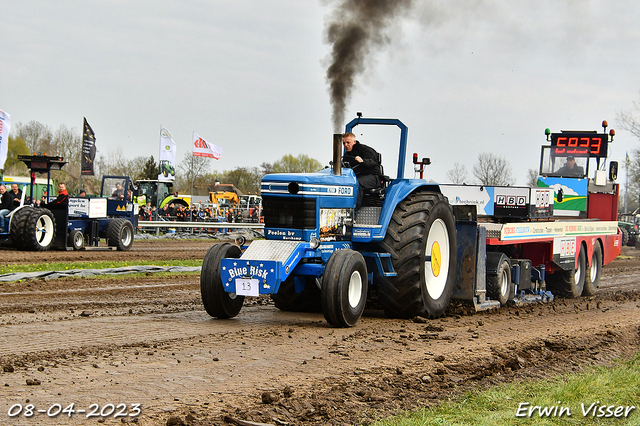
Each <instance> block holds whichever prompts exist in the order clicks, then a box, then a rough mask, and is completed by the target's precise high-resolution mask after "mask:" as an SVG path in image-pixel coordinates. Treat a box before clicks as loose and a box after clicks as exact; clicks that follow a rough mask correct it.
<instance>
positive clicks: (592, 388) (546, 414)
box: [375, 353, 640, 426]
mask: <svg viewBox="0 0 640 426" xmlns="http://www.w3.org/2000/svg"><path fill="white" fill-rule="evenodd" d="M639 405H640V353H639V354H637V355H636V356H635V357H634V358H633V359H631V360H629V361H626V362H618V363H616V364H615V365H613V366H611V367H592V368H589V369H588V370H587V371H586V372H584V373H580V374H571V375H564V376H559V377H557V378H554V379H548V380H536V381H531V382H520V383H511V384H505V385H499V386H495V387H492V388H490V389H487V390H484V391H481V392H478V393H473V392H468V393H466V394H464V395H462V396H460V397H458V398H456V399H454V400H451V401H447V402H443V403H442V404H439V405H438V406H436V407H431V408H428V409H423V410H420V411H417V412H413V413H407V414H406V415H402V416H398V417H393V418H391V419H387V420H385V421H380V422H376V423H375V426H418V425H420V426H431V425H438V426H440V425H459V426H462V425H486V426H499V425H500V426H503V425H518V426H521V425H582V424H598V425H610V424H611V425H612V424H615V425H640V412H639V411H640V409H639V407H638V406H639Z"/></svg>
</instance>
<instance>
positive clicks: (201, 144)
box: [193, 132, 222, 160]
mask: <svg viewBox="0 0 640 426" xmlns="http://www.w3.org/2000/svg"><path fill="white" fill-rule="evenodd" d="M193 155H194V156H196V157H209V158H215V159H216V160H219V159H220V157H221V156H222V148H220V147H219V146H218V145H214V144H212V143H209V142H207V141H205V140H204V139H202V138H201V137H200V136H198V135H197V134H196V133H195V132H194V133H193Z"/></svg>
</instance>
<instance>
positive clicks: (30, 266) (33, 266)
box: [0, 260, 202, 274]
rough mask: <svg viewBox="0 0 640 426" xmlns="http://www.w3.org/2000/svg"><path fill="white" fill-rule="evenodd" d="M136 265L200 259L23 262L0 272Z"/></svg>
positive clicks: (191, 263) (194, 262)
mask: <svg viewBox="0 0 640 426" xmlns="http://www.w3.org/2000/svg"><path fill="white" fill-rule="evenodd" d="M136 265H155V266H202V260H171V261H170V262H166V261H145V260H136V261H134V262H58V263H24V264H15V265H7V266H3V267H1V268H0V274H11V273H15V272H39V271H68V270H71V269H104V268H123V267H127V266H136Z"/></svg>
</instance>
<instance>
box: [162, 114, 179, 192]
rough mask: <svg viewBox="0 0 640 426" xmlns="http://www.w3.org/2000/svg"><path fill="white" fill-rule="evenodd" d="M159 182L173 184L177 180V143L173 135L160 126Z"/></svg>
mask: <svg viewBox="0 0 640 426" xmlns="http://www.w3.org/2000/svg"><path fill="white" fill-rule="evenodd" d="M158 159H159V161H160V164H159V166H158V171H159V173H158V180H159V181H164V182H171V181H173V180H175V178H176V143H175V142H174V141H173V136H171V133H170V132H169V131H168V130H167V129H165V128H164V127H162V126H160V155H159V157H158Z"/></svg>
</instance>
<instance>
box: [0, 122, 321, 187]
mask: <svg viewBox="0 0 640 426" xmlns="http://www.w3.org/2000/svg"><path fill="white" fill-rule="evenodd" d="M81 151H82V135H81V133H80V131H78V130H77V129H76V128H68V127H67V126H65V125H64V124H62V125H60V127H59V128H58V129H57V130H52V129H51V128H50V127H49V126H46V125H44V124H42V123H40V122H38V121H33V120H32V121H29V122H28V123H26V124H23V123H21V122H17V123H15V124H14V125H13V126H12V129H11V134H10V135H9V145H8V154H7V160H6V161H5V163H4V167H3V174H4V175H10V176H28V175H29V170H28V169H27V166H26V165H25V164H24V163H23V162H22V161H20V160H18V155H31V154H46V155H49V156H60V157H63V158H64V160H65V161H68V164H66V165H65V166H64V167H63V168H62V170H60V171H52V172H51V176H52V178H53V179H55V180H56V181H57V182H65V183H66V184H67V189H68V190H69V193H72V194H75V193H78V192H80V189H85V190H86V191H87V193H89V194H98V193H99V192H100V184H101V180H102V179H101V176H104V175H114V176H129V177H131V179H133V180H134V181H136V180H141V179H157V178H158V164H157V161H156V160H155V159H154V157H153V155H152V156H150V157H145V156H137V157H134V158H125V156H124V155H123V153H122V149H121V148H118V149H116V150H115V151H113V152H109V153H108V154H106V155H105V154H99V156H97V158H96V159H95V163H94V172H95V175H94V176H82V175H81V173H80V170H81V162H80V154H81ZM177 166H178V167H177V168H178V172H179V173H176V180H175V182H174V191H176V192H179V193H181V194H190V193H192V194H193V195H208V193H209V191H210V190H211V188H212V187H213V186H215V183H216V182H220V183H228V184H233V185H235V187H236V188H238V190H240V191H242V192H243V193H246V194H249V193H251V194H257V193H258V192H259V191H260V180H261V179H262V176H264V175H265V174H267V173H307V172H315V171H318V170H320V169H321V168H322V164H321V163H320V162H319V161H318V160H315V159H312V158H310V157H308V156H306V155H304V154H301V155H298V156H297V157H296V156H293V155H285V156H283V157H282V158H281V159H279V160H277V161H275V162H273V163H269V162H263V163H262V164H261V165H260V167H236V168H235V169H233V170H225V171H221V172H219V171H213V172H212V171H210V166H211V160H210V159H209V158H205V157H194V156H193V155H192V153H191V152H186V153H185V154H184V158H183V159H182V161H181V162H180V163H179V164H178V165H177ZM192 190H193V192H191V191H192Z"/></svg>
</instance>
